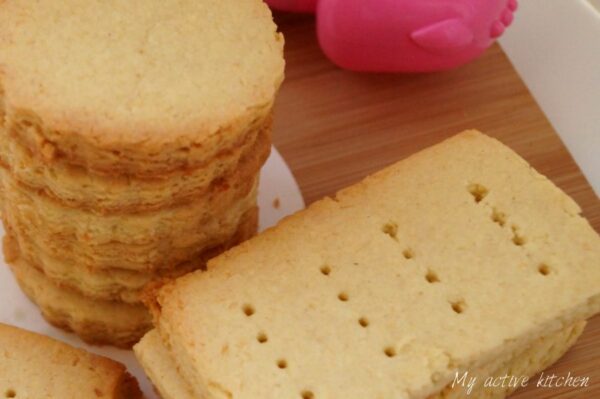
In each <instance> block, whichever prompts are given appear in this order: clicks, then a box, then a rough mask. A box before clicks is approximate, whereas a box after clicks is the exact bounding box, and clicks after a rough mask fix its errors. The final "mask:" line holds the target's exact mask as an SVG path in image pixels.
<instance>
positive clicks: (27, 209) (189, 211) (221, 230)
mask: <svg viewBox="0 0 600 399" xmlns="http://www.w3.org/2000/svg"><path fill="white" fill-rule="evenodd" d="M0 176H1V177H2V180H3V182H4V183H5V184H4V185H5V186H6V188H5V192H4V195H5V196H6V198H7V201H6V202H5V204H4V207H5V212H3V219H4V221H5V225H7V226H8V225H9V226H10V227H11V228H12V229H13V230H14V232H15V234H16V235H17V237H18V238H19V240H20V241H25V242H26V244H23V248H22V249H23V251H24V252H28V251H30V250H32V251H40V255H46V256H50V257H54V258H56V259H62V260H63V261H65V262H71V263H76V264H79V265H81V266H85V267H89V268H93V269H108V268H118V269H128V270H135V271H152V270H157V269H171V268H173V267H176V266H177V265H178V264H180V263H181V262H185V261H188V260H190V259H192V258H193V257H194V256H195V255H197V254H200V253H202V251H204V250H205V249H206V248H209V247H211V246H214V245H218V244H220V243H221V242H222V241H225V240H227V238H228V237H230V236H231V235H232V234H233V233H234V232H235V230H236V229H237V225H238V223H239V221H240V218H241V217H242V215H243V214H244V213H245V212H247V211H248V210H249V209H252V208H253V207H254V206H255V205H256V189H257V185H258V180H257V179H256V178H249V179H247V180H246V181H241V182H239V184H240V187H230V188H228V189H226V190H225V191H222V192H217V193H216V194H215V198H214V199H207V201H208V202H209V203H212V205H211V207H209V208H208V209H207V208H206V206H205V201H199V202H198V205H196V204H190V205H188V206H180V207H175V208H168V209H165V210H162V211H156V212H152V213H143V214H133V215H114V216H101V215H96V214H94V213H91V212H86V211H81V210H77V209H72V208H63V207H60V206H58V205H56V204H55V203H54V202H53V201H51V200H48V199H47V198H44V197H43V196H40V195H36V194H33V195H26V193H25V192H23V190H19V191H17V190H13V188H14V187H11V186H10V184H8V185H7V184H6V183H7V182H9V181H10V178H7V175H6V174H5V173H4V171H3V170H2V169H1V168H0ZM237 192H239V193H240V194H238V193H237ZM24 194H25V195H24ZM238 195H243V196H242V197H238ZM220 200H221V201H222V202H219V201H220ZM34 246H35V247H36V248H34Z"/></svg>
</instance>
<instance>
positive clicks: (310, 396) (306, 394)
mask: <svg viewBox="0 0 600 399" xmlns="http://www.w3.org/2000/svg"><path fill="white" fill-rule="evenodd" d="M329 272H331V270H329ZM329 272H328V273H329ZM242 311H243V312H244V314H245V315H246V317H252V316H254V314H255V313H256V309H254V306H252V305H250V304H245V305H244V306H242ZM256 341H258V343H259V344H261V345H262V344H266V343H267V342H269V337H268V336H267V334H266V333H265V332H263V331H261V332H259V333H258V335H257V336H256ZM275 365H276V366H277V367H278V368H279V369H281V370H284V369H287V367H288V362H287V360H286V359H283V358H281V359H277V362H276V363H275ZM300 397H301V398H302V399H314V397H315V395H314V393H313V392H312V391H309V390H304V391H302V392H300Z"/></svg>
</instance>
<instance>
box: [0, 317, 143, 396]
mask: <svg viewBox="0 0 600 399" xmlns="http://www.w3.org/2000/svg"><path fill="white" fill-rule="evenodd" d="M0 348H1V350H0V394H2V397H5V398H16V399H42V398H65V399H66V398H78V399H98V398H105V399H141V398H142V397H143V395H142V392H141V391H140V388H139V386H138V383H137V381H136V379H135V378H134V377H132V376H131V375H129V373H127V370H126V369H125V366H124V365H123V364H121V363H119V362H116V361H114V360H111V359H108V358H106V357H103V356H98V355H94V354H92V353H89V352H86V351H84V350H82V349H77V348H74V347H72V346H70V345H67V344H65V343H62V342H59V341H57V340H54V339H52V338H49V337H46V336H44V335H40V334H36V333H33V332H30V331H26V330H22V329H20V328H16V327H12V326H8V325H6V324H1V323H0Z"/></svg>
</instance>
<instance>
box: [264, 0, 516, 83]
mask: <svg viewBox="0 0 600 399" xmlns="http://www.w3.org/2000/svg"><path fill="white" fill-rule="evenodd" d="M267 2H268V3H269V4H270V5H271V6H272V7H273V8H277V9H280V10H285V11H297V12H311V11H315V7H316V12H317V30H318V35H319V42H320V43H321V47H322V48H323V51H324V52H325V54H327V56H328V57H329V58H330V59H331V60H332V61H333V62H334V63H336V64H337V65H339V66H341V67H342V68H347V69H351V70H355V71H374V72H428V71H437V70H444V69H450V68H454V67H457V66H459V65H462V64H465V63H467V62H469V61H471V60H472V59H474V58H476V57H478V56H479V55H481V54H482V53H483V52H484V51H485V49H487V48H488V47H489V46H490V45H491V44H492V43H493V42H494V40H495V39H496V38H498V37H499V36H500V35H502V33H504V30H505V29H506V27H508V26H509V25H510V24H511V23H512V21H513V13H514V12H515V11H516V9H517V0H267Z"/></svg>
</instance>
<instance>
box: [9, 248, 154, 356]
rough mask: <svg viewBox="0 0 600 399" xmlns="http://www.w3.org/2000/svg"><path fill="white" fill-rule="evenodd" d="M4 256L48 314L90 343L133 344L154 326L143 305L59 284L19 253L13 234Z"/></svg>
mask: <svg viewBox="0 0 600 399" xmlns="http://www.w3.org/2000/svg"><path fill="white" fill-rule="evenodd" d="M4 256H5V259H6V261H7V262H8V263H9V265H10V268H11V270H12V272H13V274H14V276H15V278H16V279H17V282H18V283H19V286H20V287H21V289H22V290H23V292H25V294H26V295H27V296H28V297H29V298H30V299H31V300H32V301H33V302H35V303H36V304H37V305H38V306H39V307H40V310H41V312H42V315H43V316H44V318H45V319H46V320H47V321H48V322H50V323H51V324H54V325H55V326H57V327H60V328H63V329H65V330H69V331H73V332H74V333H75V334H77V335H78V336H79V337H80V338H81V339H83V340H84V341H86V342H88V343H91V344H110V345H115V346H118V347H123V348H129V347H131V346H132V345H133V344H135V343H136V342H137V341H138V340H139V339H140V338H141V337H142V336H143V335H144V333H145V332H146V331H148V330H149V329H150V328H151V326H152V322H151V317H150V313H149V312H148V310H147V309H146V308H145V307H144V306H142V305H131V304H126V303H123V302H116V301H99V300H95V299H91V298H88V297H85V296H83V295H81V294H79V293H77V292H75V291H72V290H69V289H66V288H62V287H59V286H58V285H55V284H54V283H53V282H52V281H50V280H49V279H48V278H47V277H46V276H44V274H43V273H41V272H40V271H38V270H37V269H36V268H35V267H33V266H31V265H29V264H27V263H26V262H25V261H24V260H23V259H22V258H21V257H20V256H19V248H18V245H16V244H15V242H14V240H12V239H11V237H10V236H5V239H4Z"/></svg>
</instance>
